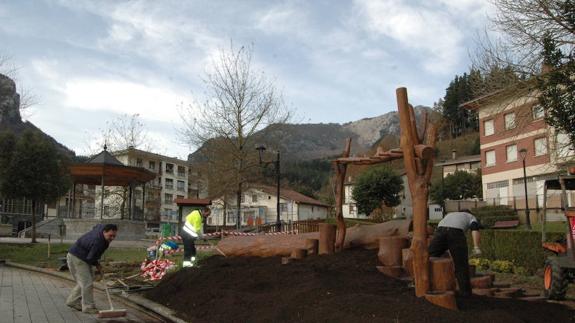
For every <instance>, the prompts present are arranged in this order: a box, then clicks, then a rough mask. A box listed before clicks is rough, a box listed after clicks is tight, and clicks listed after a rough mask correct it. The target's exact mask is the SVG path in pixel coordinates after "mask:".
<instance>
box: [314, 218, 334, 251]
mask: <svg viewBox="0 0 575 323" xmlns="http://www.w3.org/2000/svg"><path fill="white" fill-rule="evenodd" d="M335 228H336V227H335V225H333V224H329V223H320V224H319V252H318V253H319V254H320V255H330V254H332V253H334V252H335Z"/></svg>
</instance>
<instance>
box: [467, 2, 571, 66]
mask: <svg viewBox="0 0 575 323" xmlns="http://www.w3.org/2000/svg"><path fill="white" fill-rule="evenodd" d="M491 1H492V3H493V4H494V5H495V7H496V8H497V13H496V15H495V16H494V17H492V18H491V27H492V29H494V30H495V31H498V32H499V35H500V38H498V39H494V38H492V37H489V36H488V34H487V33H485V34H484V35H483V36H482V37H479V38H478V41H477V43H478V45H479V46H478V50H477V51H476V52H475V54H474V59H473V60H474V65H475V66H476V67H477V68H480V69H481V70H483V71H487V70H490V69H491V68H492V67H493V66H498V67H500V68H506V67H512V68H513V69H514V70H515V71H517V72H518V73H521V74H523V75H525V76H527V77H528V76H533V75H536V74H538V73H539V72H540V71H541V63H542V61H543V59H542V56H541V53H542V51H543V39H544V38H545V37H546V36H547V35H549V36H550V37H551V38H552V40H553V41H554V42H555V43H556V44H557V45H558V46H559V47H561V48H563V49H564V50H566V51H571V50H573V48H574V46H575V26H574V25H573V22H572V20H573V12H574V11H575V1H573V0H491Z"/></svg>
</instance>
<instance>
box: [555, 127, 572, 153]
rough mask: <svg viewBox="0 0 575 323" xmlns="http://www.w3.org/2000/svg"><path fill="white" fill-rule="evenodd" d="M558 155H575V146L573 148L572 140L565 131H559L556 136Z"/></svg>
mask: <svg viewBox="0 0 575 323" xmlns="http://www.w3.org/2000/svg"><path fill="white" fill-rule="evenodd" d="M556 146H557V156H558V157H568V156H571V155H573V148H571V147H572V146H571V141H570V139H569V136H567V135H566V134H564V133H558V134H557V138H556Z"/></svg>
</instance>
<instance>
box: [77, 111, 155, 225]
mask: <svg viewBox="0 0 575 323" xmlns="http://www.w3.org/2000/svg"><path fill="white" fill-rule="evenodd" d="M104 146H107V149H108V151H111V152H117V151H122V150H126V149H128V148H136V149H142V150H146V151H150V150H152V149H153V145H152V143H151V141H150V139H149V137H148V132H147V130H146V126H145V124H144V123H143V122H142V121H141V120H140V115H139V114H137V113H136V114H132V115H128V114H122V115H120V116H118V117H117V118H115V119H113V120H111V121H108V122H106V127H105V128H104V129H102V130H101V131H100V133H99V134H98V135H97V136H96V138H92V139H91V140H88V145H87V149H88V153H89V154H90V155H95V154H97V153H99V152H101V151H102V148H103V147H104ZM100 194H102V193H101V192H100ZM104 194H105V196H106V197H107V198H108V204H109V205H108V206H109V207H110V208H112V209H114V210H118V211H119V212H120V217H121V218H122V219H123V218H124V217H125V214H126V209H127V201H128V196H129V189H128V187H112V188H109V189H107V191H106V192H105V193H104ZM96 198H98V197H97V196H96ZM111 213H113V212H111Z"/></svg>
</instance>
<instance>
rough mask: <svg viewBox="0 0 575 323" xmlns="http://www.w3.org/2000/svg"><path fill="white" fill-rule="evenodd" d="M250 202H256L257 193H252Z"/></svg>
mask: <svg viewBox="0 0 575 323" xmlns="http://www.w3.org/2000/svg"><path fill="white" fill-rule="evenodd" d="M252 202H253V203H257V202H258V195H257V194H252Z"/></svg>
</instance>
